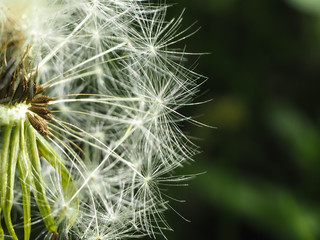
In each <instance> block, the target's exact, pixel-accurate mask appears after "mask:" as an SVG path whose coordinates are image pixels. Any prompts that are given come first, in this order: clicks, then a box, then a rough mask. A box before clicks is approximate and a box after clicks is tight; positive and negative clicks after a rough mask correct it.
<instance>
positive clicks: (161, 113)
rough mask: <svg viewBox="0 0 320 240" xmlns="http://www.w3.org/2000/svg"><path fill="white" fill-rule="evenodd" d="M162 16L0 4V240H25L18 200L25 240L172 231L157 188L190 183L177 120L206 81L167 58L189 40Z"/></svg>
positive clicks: (101, 7)
mask: <svg viewBox="0 0 320 240" xmlns="http://www.w3.org/2000/svg"><path fill="white" fill-rule="evenodd" d="M166 10H167V6H166V5H164V4H161V3H158V4H152V3H150V2H148V1H142V0H134V1H131V0H117V1H115V0H94V1H89V0H68V1H64V0H63V1H53V0H2V1H1V2H0V36H1V38H0V150H1V152H0V214H1V215H2V216H3V219H4V222H2V223H1V222H0V240H1V239H4V236H5V235H10V236H11V238H12V239H21V237H20V236H17V234H16V232H17V231H16V230H17V227H18V226H16V225H15V223H13V222H12V217H11V211H12V210H13V209H14V208H15V205H13V200H14V199H17V202H18V204H21V206H22V211H23V229H24V239H25V240H28V239H30V236H31V231H32V226H33V225H35V224H37V223H38V222H44V225H45V227H46V229H45V230H43V231H42V235H40V236H38V238H39V239H43V238H51V239H54V240H57V239H67V238H68V237H77V238H78V239H95V240H98V239H131V238H133V237H141V236H143V235H146V234H148V235H149V236H151V237H154V238H155V236H156V234H159V233H160V234H163V235H164V230H165V229H166V230H171V228H170V227H169V225H168V223H167V222H166V220H165V218H164V216H163V212H164V211H166V210H167V209H169V208H170V205H169V202H168V200H169V199H167V198H166V196H165V194H164V193H163V192H162V187H164V186H169V185H179V184H180V183H181V182H183V181H185V180H187V179H188V178H189V177H184V176H175V175H174V170H175V169H176V168H178V167H181V166H183V164H184V162H186V161H188V160H190V158H191V157H192V156H193V155H194V154H195V153H196V147H194V146H193V145H192V143H191V142H190V141H189V140H188V138H187V137H186V136H185V135H184V134H183V132H182V131H181V130H180V129H179V127H178V124H179V123H180V122H181V121H184V120H190V118H187V117H184V116H182V115H181V114H179V113H178V109H179V108H180V107H181V106H183V105H185V104H187V103H189V102H190V101H191V100H192V98H193V96H194V94H195V93H196V91H197V80H198V79H199V78H201V76H200V75H198V74H196V73H194V72H193V71H191V70H188V69H187V68H185V67H184V66H183V61H184V59H185V55H186V54H187V53H185V52H184V51H180V50H178V49H173V48H171V46H173V45H174V44H176V43H177V42H179V41H182V40H183V39H185V37H188V36H189V34H187V30H188V29H187V30H181V29H180V23H181V20H182V18H181V16H180V17H178V18H177V19H176V20H172V21H169V22H167V21H166V20H165V15H166ZM19 185H20V186H19ZM31 192H32V194H31ZM17 193H19V194H17ZM33 202H34V203H35V206H36V207H37V209H38V212H37V211H34V209H33V208H32V211H31V205H32V204H33ZM4 225H5V226H6V228H2V227H3V226H4ZM4 229H7V230H6V232H5V231H4Z"/></svg>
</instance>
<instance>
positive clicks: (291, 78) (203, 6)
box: [168, 0, 320, 240]
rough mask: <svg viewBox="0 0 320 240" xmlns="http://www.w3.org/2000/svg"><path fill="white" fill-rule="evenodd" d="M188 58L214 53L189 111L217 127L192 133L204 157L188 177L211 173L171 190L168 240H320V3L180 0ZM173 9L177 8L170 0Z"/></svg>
mask: <svg viewBox="0 0 320 240" xmlns="http://www.w3.org/2000/svg"><path fill="white" fill-rule="evenodd" d="M175 2H176V3H178V4H177V5H175V6H174V7H173V8H171V9H170V15H176V14H178V12H179V11H181V10H182V8H183V7H186V12H185V14H184V24H185V26H188V25H190V24H191V23H193V22H195V21H196V20H197V21H198V23H197V26H201V27H202V28H201V30H200V31H199V32H198V33H197V34H195V35H194V36H192V37H191V38H190V39H187V40H186V44H187V46H188V48H187V50H189V51H192V52H210V53H211V54H210V55H204V56H202V57H201V58H200V60H199V67H198V68H197V72H200V73H201V74H204V75H206V76H208V77H209V80H208V81H207V82H206V83H205V84H204V85H202V92H204V94H203V95H201V96H199V98H198V99H197V101H202V100H208V99H213V100H212V101H211V102H209V103H206V104H203V105H201V106H194V107H187V108H185V109H184V111H185V113H186V114H188V115H193V116H199V117H197V120H199V121H201V122H204V123H207V124H209V125H212V126H216V127H217V129H208V128H199V127H196V126H192V125H188V126H187V130H188V131H189V132H190V135H191V136H196V137H197V138H198V140H197V139H195V142H196V143H197V144H198V145H199V146H201V148H202V150H203V152H202V153H201V154H199V155H198V156H196V162H195V163H194V164H192V165H191V166H188V167H186V168H184V169H182V170H181V171H180V173H190V172H191V173H199V172H206V174H203V175H200V176H198V177H197V178H196V179H195V180H193V181H191V182H190V184H189V187H187V188H184V189H181V188H176V189H171V191H172V194H171V195H174V196H178V197H180V198H181V199H186V200H187V202H186V203H174V204H173V206H174V208H175V209H176V210H177V211H178V212H179V213H181V214H182V215H183V216H184V217H186V218H187V219H190V220H191V223H189V222H186V221H184V220H183V219H181V218H180V217H178V216H177V215H175V214H173V213H170V214H169V222H170V224H171V226H172V227H173V228H174V229H175V231H174V232H172V233H168V238H169V239H170V240H182V239H184V240H186V239H187V240H189V239H217V240H225V239H226V240H240V239H259V240H260V239H268V240H269V239H303V240H309V239H310V240H311V239H320V205H319V200H320V192H319V189H320V188H319V183H320V181H319V180H320V174H319V173H320V107H319V93H320V89H319V85H320V84H319V79H320V1H319V0H176V1H175ZM168 3H170V2H168Z"/></svg>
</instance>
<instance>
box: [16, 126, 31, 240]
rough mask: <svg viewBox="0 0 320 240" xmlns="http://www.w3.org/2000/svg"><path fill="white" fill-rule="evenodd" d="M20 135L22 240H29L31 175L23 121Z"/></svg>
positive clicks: (19, 163)
mask: <svg viewBox="0 0 320 240" xmlns="http://www.w3.org/2000/svg"><path fill="white" fill-rule="evenodd" d="M20 134H21V135H20V149H21V151H20V156H19V159H18V168H19V173H20V184H21V194H22V207H23V227H24V240H29V239H30V234H31V207H30V206H31V196H30V186H31V175H30V174H29V173H30V172H31V169H30V167H31V165H30V161H29V156H28V153H27V149H26V147H27V146H26V144H25V138H24V121H22V122H21V130H20Z"/></svg>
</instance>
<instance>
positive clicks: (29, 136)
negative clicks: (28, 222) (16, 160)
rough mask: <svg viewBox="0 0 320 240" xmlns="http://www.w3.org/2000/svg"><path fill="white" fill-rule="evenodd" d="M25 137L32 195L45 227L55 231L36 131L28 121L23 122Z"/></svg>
mask: <svg viewBox="0 0 320 240" xmlns="http://www.w3.org/2000/svg"><path fill="white" fill-rule="evenodd" d="M25 137H26V139H25V143H26V145H27V152H28V155H29V160H30V164H31V173H32V181H31V183H32V184H31V186H32V188H33V195H34V197H35V200H36V202H37V206H38V208H39V210H40V213H41V215H42V218H43V221H44V223H45V225H46V227H47V229H48V230H49V231H51V232H56V231H57V227H56V224H55V221H54V218H53V215H52V212H51V207H50V205H49V203H48V199H47V197H46V191H45V188H44V186H45V184H44V181H43V178H42V173H41V164H40V159H39V153H38V148H37V143H36V133H35V129H34V128H33V127H32V126H31V125H30V124H29V122H26V124H25Z"/></svg>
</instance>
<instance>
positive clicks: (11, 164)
mask: <svg viewBox="0 0 320 240" xmlns="http://www.w3.org/2000/svg"><path fill="white" fill-rule="evenodd" d="M19 140H20V126H19V125H16V126H14V127H13V128H12V134H11V138H10V148H9V149H10V153H9V155H8V156H9V160H8V173H7V191H6V201H5V203H4V206H3V216H4V220H5V222H6V226H7V229H8V232H9V234H10V236H11V237H12V239H14V240H18V237H17V235H16V233H15V231H14V228H13V224H12V221H11V209H12V205H13V192H14V191H13V189H14V180H15V174H16V167H17V160H18V155H19V143H20V142H19Z"/></svg>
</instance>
